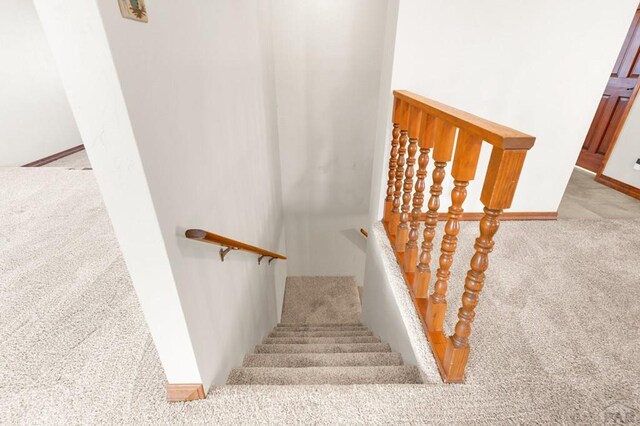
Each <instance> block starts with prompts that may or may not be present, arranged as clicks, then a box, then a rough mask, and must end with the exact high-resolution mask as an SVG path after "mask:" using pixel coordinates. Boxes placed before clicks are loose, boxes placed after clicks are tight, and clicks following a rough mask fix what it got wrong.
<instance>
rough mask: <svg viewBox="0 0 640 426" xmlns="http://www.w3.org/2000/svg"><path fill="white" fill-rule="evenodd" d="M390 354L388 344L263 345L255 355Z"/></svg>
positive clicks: (257, 347)
mask: <svg viewBox="0 0 640 426" xmlns="http://www.w3.org/2000/svg"><path fill="white" fill-rule="evenodd" d="M319 352H325V353H326V352H342V353H344V352H391V346H389V344H388V343H312V344H298V343H290V344H263V345H257V346H256V348H255V353H319Z"/></svg>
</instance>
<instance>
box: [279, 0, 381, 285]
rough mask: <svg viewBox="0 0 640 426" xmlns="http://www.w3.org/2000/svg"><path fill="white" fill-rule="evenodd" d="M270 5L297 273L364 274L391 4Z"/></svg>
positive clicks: (288, 1) (309, 0)
mask: <svg viewBox="0 0 640 426" xmlns="http://www.w3.org/2000/svg"><path fill="white" fill-rule="evenodd" d="M271 4H272V7H273V17H274V25H273V40H274V56H275V69H276V87H277V102H278V129H279V135H280V154H281V155H280V161H281V166H282V190H283V203H284V211H285V213H286V214H287V221H286V223H287V232H286V239H287V247H288V248H289V253H288V255H289V262H288V265H289V273H290V274H292V273H293V274H299V275H310V274H322V275H337V274H346V275H356V276H358V277H361V276H362V271H363V270H364V263H363V261H364V254H363V252H362V250H361V249H360V248H359V247H357V246H356V245H354V244H353V243H352V242H351V241H350V240H349V239H348V238H345V237H344V235H343V234H342V231H344V230H345V229H347V228H348V229H352V230H354V231H355V232H358V230H359V228H360V227H362V226H365V225H366V222H365V221H361V220H360V218H361V217H362V215H365V214H366V213H367V211H368V208H369V196H370V187H371V164H372V158H373V152H374V150H373V146H374V143H375V132H376V125H375V123H376V119H377V109H378V90H379V85H380V73H381V69H382V68H381V67H382V62H381V60H382V57H381V53H382V50H381V45H382V41H383V37H384V32H383V31H382V29H383V28H384V25H383V24H384V20H385V14H386V7H387V4H386V0H348V1H344V0H324V1H314V0H273V1H272V2H271ZM347 261H348V262H350V265H349V266H348V267H345V266H344V264H345V263H346V262H347ZM293 271H295V272H293ZM359 282H360V284H362V281H361V279H360V280H359Z"/></svg>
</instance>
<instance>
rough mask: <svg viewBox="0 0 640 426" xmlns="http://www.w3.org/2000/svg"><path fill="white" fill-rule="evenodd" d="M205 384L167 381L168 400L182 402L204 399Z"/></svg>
mask: <svg viewBox="0 0 640 426" xmlns="http://www.w3.org/2000/svg"><path fill="white" fill-rule="evenodd" d="M204 398H205V394H204V386H202V383H182V384H172V383H167V401H168V402H182V401H195V400H196V399H204Z"/></svg>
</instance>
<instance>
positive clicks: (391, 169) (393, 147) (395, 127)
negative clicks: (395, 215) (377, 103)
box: [383, 99, 400, 226]
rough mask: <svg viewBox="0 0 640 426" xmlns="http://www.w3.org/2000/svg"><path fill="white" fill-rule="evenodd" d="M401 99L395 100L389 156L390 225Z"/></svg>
mask: <svg viewBox="0 0 640 426" xmlns="http://www.w3.org/2000/svg"><path fill="white" fill-rule="evenodd" d="M399 121H400V101H399V100H398V99H394V102H393V130H392V132H391V154H390V156H389V174H388V176H389V180H387V197H386V198H385V199H384V216H383V217H384V223H385V225H387V226H388V225H389V219H390V218H391V210H392V209H393V193H394V190H395V182H396V166H397V162H398V145H399V137H400V124H399Z"/></svg>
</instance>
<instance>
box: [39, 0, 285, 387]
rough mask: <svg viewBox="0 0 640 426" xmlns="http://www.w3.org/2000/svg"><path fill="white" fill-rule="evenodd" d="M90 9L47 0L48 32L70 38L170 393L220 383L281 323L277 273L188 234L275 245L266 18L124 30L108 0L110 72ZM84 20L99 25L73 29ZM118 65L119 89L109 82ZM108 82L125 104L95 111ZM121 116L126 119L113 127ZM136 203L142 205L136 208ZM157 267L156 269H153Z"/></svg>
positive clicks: (237, 16) (184, 21) (248, 2)
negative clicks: (96, 93) (90, 39)
mask: <svg viewBox="0 0 640 426" xmlns="http://www.w3.org/2000/svg"><path fill="white" fill-rule="evenodd" d="M52 3H53V4H52ZM85 3H91V2H85V1H82V0H76V1H72V2H68V1H65V2H62V1H54V2H51V3H50V2H49V0H47V1H38V5H39V9H40V13H41V15H43V20H45V21H49V23H50V27H51V28H50V31H48V33H50V36H51V37H52V38H59V43H58V46H57V47H58V49H57V50H58V52H57V55H58V57H59V60H60V61H61V62H63V66H62V68H63V75H64V77H65V80H66V84H67V87H68V90H69V91H70V92H73V93H74V96H71V94H70V98H71V103H72V105H74V110H75V111H76V116H77V118H78V123H79V125H80V127H81V129H84V130H83V134H86V135H87V136H88V137H86V138H85V139H86V140H87V151H88V154H89V156H90V159H91V162H92V164H93V165H94V169H95V171H96V175H97V177H98V181H99V183H100V185H101V190H102V191H103V193H104V195H105V203H106V205H107V208H108V209H109V212H110V215H111V217H112V221H113V224H114V228H115V229H116V233H117V234H118V237H119V241H120V244H121V246H122V248H123V253H124V256H125V259H126V260H127V263H128V265H129V268H130V271H131V275H132V278H133V281H134V285H135V286H136V290H137V291H138V295H139V298H140V302H141V305H142V307H143V310H144V311H145V315H146V318H147V321H148V322H149V326H150V328H151V331H152V334H153V337H154V341H155V343H156V346H157V347H158V351H159V353H160V358H161V360H162V362H163V366H164V368H165V371H166V373H167V377H168V379H169V382H171V383H185V382H186V383H189V382H201V383H203V384H204V385H205V388H206V387H208V385H209V384H210V383H223V382H224V380H225V379H226V375H227V374H228V371H229V369H230V368H232V367H233V366H237V365H240V363H241V359H242V357H243V355H244V354H245V353H246V352H250V351H251V350H252V348H253V346H254V345H255V344H256V343H257V342H258V341H260V340H261V339H262V338H263V337H264V336H265V335H266V334H267V332H268V331H269V330H270V329H271V328H272V327H273V325H274V324H275V322H276V301H275V283H274V265H273V264H272V265H271V266H269V265H267V263H266V262H263V264H262V265H260V266H258V264H257V257H256V256H254V255H250V254H246V253H231V254H229V256H228V257H227V259H226V260H225V262H224V263H221V262H220V259H219V257H218V248H217V247H215V246H210V245H204V244H201V243H197V242H193V241H188V240H186V239H185V238H184V231H185V229H187V228H192V227H193V228H203V229H207V230H210V231H212V232H215V233H218V234H222V235H225V236H228V237H231V238H234V239H237V240H240V241H244V242H247V243H250V244H253V245H257V246H260V247H264V248H267V249H271V250H274V249H276V247H278V243H279V237H280V235H281V229H282V214H281V211H282V204H281V189H280V173H279V152H278V144H277V127H276V111H275V102H274V100H275V94H274V83H273V66H272V63H271V52H270V49H271V46H270V43H269V40H270V37H269V36H270V31H271V29H270V18H269V9H268V7H267V4H266V1H264V0H241V1H238V0H233V1H231V0H226V1H216V2H200V1H196V0H190V1H183V2H180V3H179V4H178V3H176V2H149V3H148V4H147V6H148V13H149V23H148V24H142V23H138V22H134V21H131V20H126V19H122V18H121V17H120V12H119V9H118V5H117V2H113V1H110V0H98V2H97V3H98V6H99V12H100V14H101V16H102V20H103V22H102V23H103V25H104V30H106V39H107V41H108V43H109V46H108V47H109V48H110V52H111V55H112V57H113V60H112V62H111V63H108V62H109V61H108V60H107V59H109V58H108V56H109V51H105V50H106V47H105V46H102V45H100V46H98V47H100V49H101V51H100V52H97V53H94V52H91V51H90V50H88V49H86V48H85V47H86V46H85V42H84V41H83V40H84V39H86V38H87V33H89V34H93V33H94V32H95V31H97V30H98V29H96V27H99V26H100V23H99V22H96V21H95V20H96V19H97V17H96V16H95V15H96V12H97V11H96V10H94V8H93V6H89V5H87V4H85ZM57 8H60V9H64V13H62V12H59V11H58V10H57ZM77 10H84V11H85V12H87V13H88V14H89V15H91V16H90V17H91V19H92V20H91V21H89V22H86V23H85V22H83V20H82V19H76V18H82V17H81V16H78V15H79V13H78V12H77ZM98 32H99V31H98ZM60 33H62V34H60ZM98 38H99V40H97V42H99V43H97V44H100V43H103V42H104V40H103V39H104V37H103V35H101V36H100V37H98ZM75 39H78V40H75ZM93 56H99V58H97V59H95V60H96V61H101V62H105V63H104V64H100V65H102V66H101V67H100V70H98V67H97V66H95V67H94V66H93V64H92V63H91V62H89V63H88V64H85V65H83V66H80V64H79V63H78V61H80V60H82V61H84V62H87V61H92V60H94V58H93ZM73 64H76V65H78V68H81V69H79V70H72V69H70V68H71V67H72V65H73ZM114 67H115V71H116V72H117V78H119V84H118V82H117V81H111V80H112V79H115V78H116V75H115V74H112V71H113V69H114ZM96 73H97V74H98V75H94V74H96ZM65 74H66V75H65ZM105 75H106V76H107V77H108V79H109V81H108V83H109V84H110V87H109V88H108V89H109V90H106V89H105V91H107V92H109V93H110V92H116V93H117V94H120V93H121V95H122V99H120V100H121V101H122V102H121V103H119V104H117V105H113V106H112V105H104V103H103V102H101V99H100V98H99V99H98V102H96V104H95V105H90V104H89V103H88V98H87V97H86V96H84V94H83V93H82V90H90V89H91V85H102V84H103V81H102V79H106V78H107V77H105ZM77 80H80V81H77ZM109 93H105V94H103V95H104V97H108V94H109ZM125 103H126V110H125V105H124V104H125ZM112 108H113V109H117V113H118V115H119V116H118V120H115V119H114V120H113V121H107V119H108V118H109V117H103V114H104V113H105V109H106V112H107V113H109V112H110V110H111V109H112ZM127 112H128V116H127V115H126V113H127ZM87 116H90V117H87ZM129 123H130V124H129ZM117 126H125V127H127V128H128V129H127V130H128V134H126V135H125V136H126V140H122V139H118V138H116V136H118V135H115V134H114V133H113V130H112V129H113V128H114V127H117ZM120 136H122V135H120ZM138 154H139V157H138ZM140 161H141V163H140ZM117 180H122V181H125V182H127V184H126V186H125V185H117V184H118V183H119V182H116V181H117ZM145 180H146V184H147V185H148V191H146V188H144V184H145ZM116 189H119V190H120V192H117V191H116ZM135 194H137V195H139V196H140V199H131V196H133V195H135ZM127 214H128V215H130V216H129V217H124V216H125V215H127ZM143 214H144V215H148V217H147V221H145V222H144V223H141V222H142V215H143ZM156 217H157V219H156ZM138 219H140V220H138ZM134 224H136V225H138V226H140V227H141V228H144V231H145V232H144V233H143V232H141V230H139V229H136V228H135V227H133V225H134ZM151 240H153V241H151ZM147 244H148V246H147ZM151 244H153V246H151ZM146 249H148V251H145V250H146ZM149 264H153V265H155V266H156V268H157V271H156V270H154V271H149V270H144V267H145V266H146V265H149ZM141 270H142V271H141ZM137 271H140V273H137ZM177 296H179V299H178V297H177ZM163 311H164V312H163ZM169 317H171V318H172V319H173V320H174V321H175V324H171V323H170V324H168V323H167V321H166V318H169ZM158 324H162V327H161V328H160V327H157V325H158ZM186 330H188V333H187V332H186ZM172 351H173V352H172ZM194 358H195V361H196V362H195V363H194V362H192V360H193V359H194Z"/></svg>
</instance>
